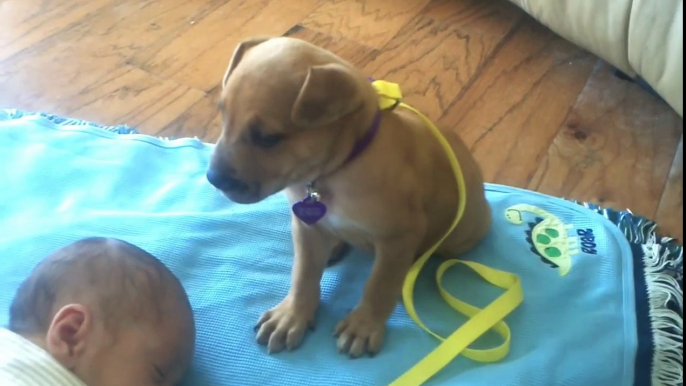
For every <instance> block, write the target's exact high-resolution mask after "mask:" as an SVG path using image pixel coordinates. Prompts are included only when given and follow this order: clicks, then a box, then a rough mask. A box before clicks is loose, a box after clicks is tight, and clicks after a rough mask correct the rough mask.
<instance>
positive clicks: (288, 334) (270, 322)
mask: <svg viewBox="0 0 686 386" xmlns="http://www.w3.org/2000/svg"><path fill="white" fill-rule="evenodd" d="M310 309H313V307H305V306H297V305H296V304H295V302H293V301H292V300H291V299H290V298H286V299H284V300H283V301H282V302H281V303H279V305H277V306H276V307H274V308H272V309H271V310H269V311H267V312H265V313H264V314H262V316H261V317H260V320H259V321H258V322H257V326H255V329H256V330H258V331H257V342H258V343H259V344H261V345H267V351H268V352H269V353H270V354H272V353H277V352H280V351H282V350H283V349H284V348H286V349H287V350H288V351H291V350H293V349H295V348H297V347H298V346H299V345H300V343H301V342H302V340H303V338H304V336H305V330H306V329H308V328H309V329H311V330H312V329H314V311H310Z"/></svg>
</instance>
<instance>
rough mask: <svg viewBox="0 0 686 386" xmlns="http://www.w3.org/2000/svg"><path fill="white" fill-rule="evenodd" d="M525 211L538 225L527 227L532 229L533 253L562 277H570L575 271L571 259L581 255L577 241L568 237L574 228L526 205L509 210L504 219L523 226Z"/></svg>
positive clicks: (519, 205)
mask: <svg viewBox="0 0 686 386" xmlns="http://www.w3.org/2000/svg"><path fill="white" fill-rule="evenodd" d="M524 212H528V213H532V214H534V215H536V216H537V218H536V221H535V222H533V223H529V224H528V225H529V228H530V229H529V230H528V231H527V232H526V234H527V241H528V242H529V243H530V244H531V246H532V248H531V250H532V252H534V253H535V254H537V255H538V256H540V257H541V258H542V259H543V260H544V261H545V262H547V263H549V264H550V265H552V266H553V267H554V268H557V269H558V272H559V274H560V276H565V275H567V274H568V273H569V271H570V270H571V269H572V256H573V255H576V254H577V253H579V249H578V238H577V237H576V236H572V237H570V236H569V230H570V229H572V227H573V226H572V225H567V224H565V223H563V222H562V220H560V219H559V218H558V217H557V216H554V215H553V214H551V213H548V212H546V211H545V210H543V209H541V208H538V207H535V206H533V205H527V204H518V205H513V206H511V207H509V208H507V210H505V218H506V219H507V220H508V221H509V222H511V223H512V224H517V225H521V224H523V223H524V214H523V213H524Z"/></svg>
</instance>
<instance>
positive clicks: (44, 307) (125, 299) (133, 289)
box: [9, 237, 190, 335]
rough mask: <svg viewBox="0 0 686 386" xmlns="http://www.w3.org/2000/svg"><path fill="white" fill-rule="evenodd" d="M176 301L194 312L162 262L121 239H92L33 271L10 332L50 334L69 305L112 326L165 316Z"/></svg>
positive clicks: (19, 296) (12, 310) (14, 310)
mask: <svg viewBox="0 0 686 386" xmlns="http://www.w3.org/2000/svg"><path fill="white" fill-rule="evenodd" d="M171 302H175V303H179V302H180V303H181V305H182V306H183V307H187V308H188V310H190V303H189V301H188V297H187V295H186V292H185V290H184V289H183V287H182V285H181V283H180V282H179V280H178V279H177V278H176V276H174V274H173V273H172V272H171V271H170V270H169V269H168V268H167V267H166V266H165V265H164V264H163V263H162V262H160V261H159V260H158V259H157V258H155V257H154V256H152V255H151V254H150V253H148V252H146V251H144V250H143V249H141V248H139V247H137V246H135V245H132V244H129V243H127V242H125V241H122V240H118V239H111V238H102V237H94V238H87V239H82V240H79V241H77V242H75V243H72V244H70V245H67V246H66V247H63V248H61V249H59V250H57V251H56V252H54V253H53V254H52V255H50V256H48V258H46V259H45V260H43V261H42V262H41V263H39V264H38V265H37V266H36V268H34V270H33V272H31V275H30V276H29V277H28V278H27V279H26V280H24V282H23V283H22V284H21V285H20V287H19V289H18V290H17V294H16V296H15V298H14V300H13V302H12V305H11V306H10V322H9V329H10V330H11V331H14V332H15V333H18V334H23V335H28V334H36V333H45V332H47V330H48V328H49V326H50V323H51V322H52V319H53V318H54V316H55V314H56V313H57V312H58V311H59V308H61V307H63V306H65V305H67V304H70V303H87V304H88V305H89V306H90V307H91V312H92V313H93V314H94V317H99V318H102V319H103V320H104V321H105V323H107V324H110V323H111V322H113V321H116V322H126V321H135V320H138V319H140V318H142V317H153V318H161V317H162V314H164V313H165V312H166V310H167V309H168V308H169V307H168V306H169V304H172V303H171ZM176 309H177V310H178V307H177V308H176ZM170 312H173V311H170Z"/></svg>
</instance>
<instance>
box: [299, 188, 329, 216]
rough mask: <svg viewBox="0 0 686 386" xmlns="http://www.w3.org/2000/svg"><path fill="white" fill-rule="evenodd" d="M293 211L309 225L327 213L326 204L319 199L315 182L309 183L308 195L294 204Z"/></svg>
mask: <svg viewBox="0 0 686 386" xmlns="http://www.w3.org/2000/svg"><path fill="white" fill-rule="evenodd" d="M293 213H294V214H295V216H296V217H298V218H299V219H300V221H302V222H304V223H305V224H307V225H312V224H315V223H317V221H319V220H321V219H322V217H324V215H326V205H324V203H322V202H320V201H319V193H317V191H316V190H315V189H314V184H309V185H307V197H306V198H305V199H304V200H302V201H299V202H297V203H295V205H293Z"/></svg>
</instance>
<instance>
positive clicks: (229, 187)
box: [207, 169, 248, 192]
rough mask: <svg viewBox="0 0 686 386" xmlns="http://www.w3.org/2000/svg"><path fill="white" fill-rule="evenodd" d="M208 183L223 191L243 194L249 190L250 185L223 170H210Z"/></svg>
mask: <svg viewBox="0 0 686 386" xmlns="http://www.w3.org/2000/svg"><path fill="white" fill-rule="evenodd" d="M207 181H209V182H210V184H212V185H213V186H214V187H215V188H217V189H219V190H223V191H231V192H242V191H245V190H248V184H246V183H245V182H243V181H241V180H239V179H237V178H234V177H232V176H230V175H229V174H228V173H226V172H222V171H221V170H219V171H217V170H215V169H210V170H208V171H207Z"/></svg>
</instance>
